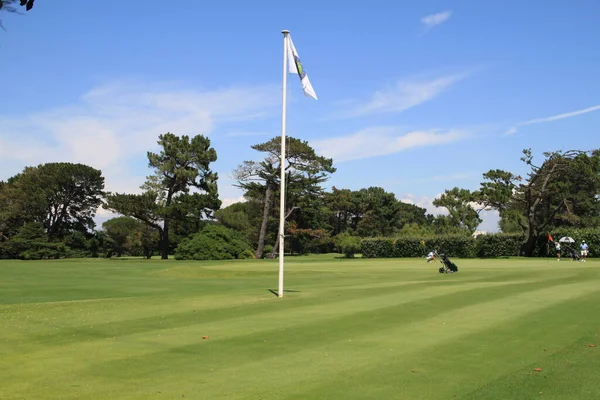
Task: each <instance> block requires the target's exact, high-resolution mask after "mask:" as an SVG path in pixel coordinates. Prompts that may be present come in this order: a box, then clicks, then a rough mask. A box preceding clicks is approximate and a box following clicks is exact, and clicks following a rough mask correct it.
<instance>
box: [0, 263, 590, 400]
mask: <svg viewBox="0 0 600 400" xmlns="http://www.w3.org/2000/svg"><path fill="white" fill-rule="evenodd" d="M453 261H455V262H456V263H457V264H458V266H459V268H460V270H459V272H458V273H457V274H448V275H446V274H439V273H438V272H437V268H438V267H439V264H427V263H426V262H425V260H424V259H385V260H363V259H360V258H358V259H349V260H347V259H342V258H337V255H321V256H305V257H289V258H287V259H286V273H285V289H286V291H285V294H284V297H283V298H277V297H276V296H274V294H273V293H272V292H271V291H276V289H277V271H278V261H277V260H243V261H242V260H240V261H227V262H180V261H171V260H170V261H161V260H140V259H133V260H57V261H34V262H25V261H0V399H3V400H12V399H14V400H16V399H19V400H20V399H34V400H42V399H60V400H67V399H182V398H184V399H337V400H339V399H344V400H346V399H470V400H475V399H477V400H482V399H503V400H504V399H520V400H521V399H534V398H535V399H539V398H545V399H595V398H600V375H599V374H598V366H600V348H598V347H595V346H594V345H596V344H597V345H598V346H600V337H599V336H598V335H599V334H600V261H595V260H590V261H588V262H586V263H580V262H570V261H567V260H563V261H561V262H556V260H554V259H498V260H480V259H474V260H453Z"/></svg>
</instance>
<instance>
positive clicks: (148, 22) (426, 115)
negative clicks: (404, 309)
mask: <svg viewBox="0 0 600 400" xmlns="http://www.w3.org/2000/svg"><path fill="white" fill-rule="evenodd" d="M178 4H181V5H180V6H178V7H179V8H175V7H166V6H165V2H164V1H154V0H145V1H142V0H139V1H127V2H124V1H119V0H105V1H102V2H96V1H79V2H74V1H71V0H52V1H50V0H38V1H37V2H36V4H35V7H34V9H33V10H32V11H30V12H28V13H26V14H25V15H7V14H6V13H2V15H1V16H2V22H3V25H4V27H5V31H0V65H1V68H2V72H3V74H2V84H1V86H0V104H2V107H1V108H0V179H6V178H8V177H10V176H12V175H14V174H16V173H18V172H20V171H21V170H22V169H23V168H24V167H25V166H27V165H37V164H39V163H42V162H51V161H73V162H83V163H86V164H88V165H92V166H94V167H96V168H100V169H102V171H103V172H104V175H105V177H106V184H107V190H111V191H120V192H139V185H141V184H142V183H143V181H144V179H145V176H146V175H147V174H148V173H149V170H148V168H147V160H146V156H145V153H146V151H148V150H156V148H157V147H156V139H157V137H158V135H159V134H161V133H165V132H167V131H170V132H173V133H175V134H178V135H182V134H187V135H194V134H199V133H201V134H205V135H207V136H208V137H210V139H211V141H212V144H213V146H214V147H215V149H216V150H217V153H218V157H219V160H218V161H217V162H216V163H215V165H214V170H216V171H217V172H219V174H220V184H219V191H220V197H221V198H222V199H223V201H224V204H230V203H231V202H233V201H236V200H238V199H239V198H240V196H241V193H240V192H239V191H238V190H237V189H235V188H234V187H233V186H232V183H233V181H232V179H231V171H232V170H233V169H234V168H235V167H236V166H237V165H238V164H239V163H240V162H241V161H243V160H247V159H257V157H258V154H257V153H255V152H254V151H253V150H251V149H250V145H252V144H255V143H260V142H263V141H266V140H268V139H270V138H272V137H274V136H278V135H279V134H280V118H281V68H282V65H281V62H282V50H283V48H282V46H283V41H282V35H281V30H282V29H288V30H290V31H291V35H292V38H293V40H294V44H295V46H296V48H297V50H298V52H299V55H300V57H301V59H302V62H303V64H304V67H305V70H306V71H307V73H308V76H309V77H310V80H311V82H312V84H313V87H314V88H315V90H316V92H317V95H318V96H319V100H318V101H314V100H312V99H310V98H307V97H304V96H303V94H302V90H301V86H300V84H299V82H298V79H297V78H296V77H294V76H291V75H290V76H289V83H288V94H289V97H288V134H290V135H293V136H295V137H298V138H301V139H304V140H308V141H309V143H310V144H311V145H312V146H313V147H315V148H316V149H317V150H318V151H319V152H320V153H321V154H323V155H326V156H330V157H333V158H334V163H335V165H336V167H337V169H338V170H337V172H336V173H335V174H334V175H333V176H332V178H331V180H330V181H329V185H330V186H331V185H335V186H337V187H340V188H350V189H360V188H363V187H368V186H381V187H383V188H385V189H386V190H388V191H391V192H394V193H395V194H396V196H397V198H398V199H401V200H404V201H410V202H413V203H415V204H418V205H420V206H423V207H427V209H428V210H430V211H431V212H441V211H443V210H435V209H434V207H433V206H432V205H431V201H432V200H433V199H434V198H435V197H436V196H438V195H439V194H440V193H442V192H443V191H444V189H449V188H451V187H453V186H459V187H464V188H468V189H476V188H477V187H478V185H479V182H480V181H481V174H482V173H483V172H485V171H487V170H489V169H491V168H500V169H507V170H510V171H513V172H517V173H524V172H525V170H524V169H523V166H522V164H521V162H520V161H519V158H520V155H521V150H522V149H523V148H527V147H531V148H532V149H533V151H534V153H535V154H537V155H539V156H540V157H541V153H542V152H544V151H550V150H560V149H563V150H566V149H571V148H578V149H592V148H597V147H600V139H598V132H597V131H596V128H597V127H598V124H599V123H600V79H598V68H599V66H600V52H598V51H597V48H598V45H597V38H598V37H600V25H599V24H598V23H597V17H598V15H600V3H598V2H597V1H593V0H578V1H574V2H564V1H563V2H560V1H555V2H550V1H541V0H529V1H526V2H525V1H512V0H511V1H504V2H482V1H422V2H410V4H409V2H391V1H389V2H388V1H385V2H383V1H378V0H373V1H370V2H368V3H367V2H356V3H352V2H348V1H343V2H342V1H333V0H332V1H327V2H323V1H319V2H317V1H305V2H301V3H297V2H296V3H294V2H281V1H255V2H245V1H244V2H243V1H225V0H224V1H220V2H210V4H207V3H206V2H200V1H198V2H191V1H189V2H184V3H181V2H179V3H178ZM107 217H109V215H106V214H103V215H101V216H100V217H99V218H100V219H103V218H107ZM496 222H497V221H496V218H495V216H494V215H493V213H488V214H486V215H485V220H484V223H483V224H482V226H481V228H482V229H486V230H495V229H496Z"/></svg>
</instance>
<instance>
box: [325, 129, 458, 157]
mask: <svg viewBox="0 0 600 400" xmlns="http://www.w3.org/2000/svg"><path fill="white" fill-rule="evenodd" d="M468 136H469V134H468V132H466V131H460V130H449V131H439V130H431V131H412V132H408V133H406V132H404V133H403V132H401V131H400V129H399V128H396V127H374V128H367V129H363V130H361V131H359V132H357V133H354V134H352V135H349V136H341V137H335V138H330V139H321V140H317V141H314V142H313V147H314V148H315V149H316V150H317V151H318V152H319V153H320V154H322V155H325V156H327V157H332V158H333V159H334V160H335V161H336V162H343V161H350V160H359V159H364V158H371V157H377V156H382V155H387V154H393V153H398V152H401V151H405V150H408V149H411V148H416V147H425V146H437V145H442V144H447V143H452V142H455V141H458V140H462V139H465V138H466V137H468Z"/></svg>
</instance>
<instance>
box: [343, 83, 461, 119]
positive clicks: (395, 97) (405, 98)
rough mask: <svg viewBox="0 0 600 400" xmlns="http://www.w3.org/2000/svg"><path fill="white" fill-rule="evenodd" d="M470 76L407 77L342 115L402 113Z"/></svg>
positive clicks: (349, 116)
mask: <svg viewBox="0 0 600 400" xmlns="http://www.w3.org/2000/svg"><path fill="white" fill-rule="evenodd" d="M466 76H468V73H462V74H456V75H448V76H442V77H437V78H433V79H407V80H400V81H398V82H396V84H395V85H393V86H391V87H388V88H386V89H383V90H378V91H377V92H375V93H374V94H373V96H372V97H371V99H370V100H369V101H367V102H366V103H364V104H358V105H355V106H350V110H349V111H346V112H343V113H342V114H341V116H342V117H348V118H351V117H361V116H365V115H370V114H381V113H400V112H403V111H406V110H408V109H409V108H412V107H415V106H418V105H419V104H423V103H425V102H427V101H429V100H432V99H434V98H436V97H437V96H439V95H440V94H441V93H443V92H444V91H445V90H447V89H448V88H450V87H451V86H452V85H453V84H455V83H456V82H458V81H460V80H461V79H463V78H465V77H466Z"/></svg>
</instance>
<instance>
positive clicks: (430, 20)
mask: <svg viewBox="0 0 600 400" xmlns="http://www.w3.org/2000/svg"><path fill="white" fill-rule="evenodd" d="M451 16H452V11H443V12H439V13H437V14H431V15H427V16H425V17H423V18H421V23H422V24H423V25H424V26H425V29H426V30H430V29H431V28H433V27H435V26H437V25H440V24H442V23H444V22H446V21H447V20H448V19H449V18H450V17H451Z"/></svg>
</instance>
